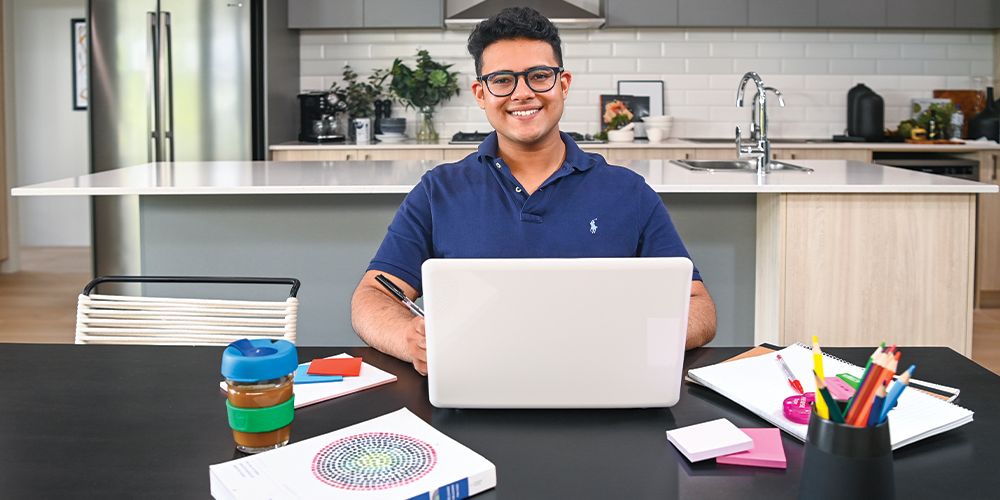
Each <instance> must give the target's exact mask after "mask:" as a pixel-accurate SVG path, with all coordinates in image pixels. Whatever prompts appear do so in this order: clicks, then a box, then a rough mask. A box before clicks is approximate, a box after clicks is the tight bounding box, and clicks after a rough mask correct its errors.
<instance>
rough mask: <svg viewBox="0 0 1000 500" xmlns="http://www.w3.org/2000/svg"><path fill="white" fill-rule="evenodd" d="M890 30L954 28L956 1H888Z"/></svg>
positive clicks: (887, 13) (887, 9)
mask: <svg viewBox="0 0 1000 500" xmlns="http://www.w3.org/2000/svg"><path fill="white" fill-rule="evenodd" d="M886 25H887V26H889V27H890V28H954V27H955V0H888V4H887V8H886Z"/></svg>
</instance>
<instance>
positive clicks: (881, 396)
mask: <svg viewBox="0 0 1000 500" xmlns="http://www.w3.org/2000/svg"><path fill="white" fill-rule="evenodd" d="M884 403H885V384H881V385H879V386H878V390H877V391H876V392H875V400H874V401H872V408H871V411H870V412H869V414H868V427H875V426H876V425H878V424H879V422H881V421H882V420H881V419H882V405H883V404H884Z"/></svg>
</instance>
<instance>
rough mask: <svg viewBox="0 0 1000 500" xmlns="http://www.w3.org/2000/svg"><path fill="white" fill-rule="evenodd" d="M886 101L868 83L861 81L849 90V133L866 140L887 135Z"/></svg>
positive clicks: (878, 138)
mask: <svg viewBox="0 0 1000 500" xmlns="http://www.w3.org/2000/svg"><path fill="white" fill-rule="evenodd" d="M884 129H885V101H883V100H882V96H880V95H878V94H876V93H875V91H874V90H872V89H870V88H869V87H868V86H867V85H865V84H863V83H859V84H857V85H855V86H854V87H853V88H851V90H849V91H848V92H847V135H848V136H851V137H857V138H860V139H864V140H866V141H880V140H882V139H883V138H884V136H885V132H884Z"/></svg>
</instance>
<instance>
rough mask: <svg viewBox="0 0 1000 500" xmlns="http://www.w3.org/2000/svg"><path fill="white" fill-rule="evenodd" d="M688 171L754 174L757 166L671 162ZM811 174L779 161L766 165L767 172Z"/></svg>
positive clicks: (728, 162) (732, 162)
mask: <svg viewBox="0 0 1000 500" xmlns="http://www.w3.org/2000/svg"><path fill="white" fill-rule="evenodd" d="M672 162H673V163H674V164H676V165H680V166H682V167H684V168H686V169H688V170H695V171H698V172H756V171H757V164H756V163H755V162H752V161H747V160H672ZM782 171H790V172H812V171H813V169H811V168H806V167H800V166H798V165H792V164H791V163H785V162H780V161H772V162H771V163H770V164H768V172H782Z"/></svg>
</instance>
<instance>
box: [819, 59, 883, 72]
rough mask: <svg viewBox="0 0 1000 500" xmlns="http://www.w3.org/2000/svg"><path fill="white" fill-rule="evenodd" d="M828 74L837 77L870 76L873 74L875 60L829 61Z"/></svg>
mask: <svg viewBox="0 0 1000 500" xmlns="http://www.w3.org/2000/svg"><path fill="white" fill-rule="evenodd" d="M830 73H833V74H838V75H859V74H860V75H870V74H872V73H875V60H874V59H830Z"/></svg>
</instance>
